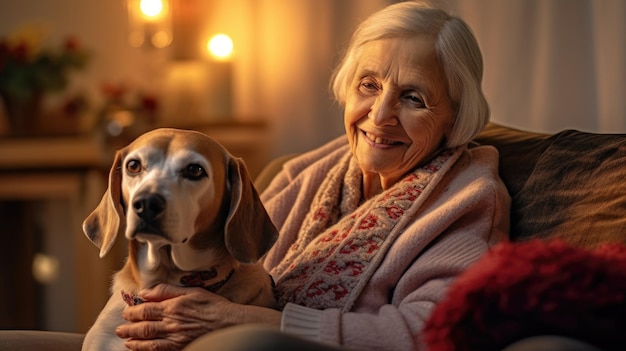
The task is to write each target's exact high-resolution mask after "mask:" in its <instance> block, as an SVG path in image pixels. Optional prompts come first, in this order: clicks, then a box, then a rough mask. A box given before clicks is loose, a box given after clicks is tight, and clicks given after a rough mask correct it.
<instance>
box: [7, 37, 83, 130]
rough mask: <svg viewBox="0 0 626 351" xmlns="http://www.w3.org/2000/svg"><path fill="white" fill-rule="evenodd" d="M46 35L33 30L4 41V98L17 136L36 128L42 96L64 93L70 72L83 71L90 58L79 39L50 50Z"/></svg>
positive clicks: (68, 39) (68, 41) (12, 127)
mask: <svg viewBox="0 0 626 351" xmlns="http://www.w3.org/2000/svg"><path fill="white" fill-rule="evenodd" d="M42 34H43V32H42V31H40V30H37V29H36V28H34V27H30V28H25V29H22V30H21V31H18V32H16V33H15V34H13V35H11V36H8V37H5V38H2V39H0V97H1V98H2V100H3V102H4V109H5V112H6V115H7V117H8V118H9V122H10V126H11V129H12V133H13V134H14V135H24V134H27V133H28V132H29V130H31V129H32V128H34V127H35V125H34V124H35V123H37V118H38V116H39V113H40V107H41V99H42V97H43V96H44V95H45V94H47V93H50V92H58V91H61V90H63V89H64V88H65V87H66V86H67V84H68V80H69V74H70V72H71V71H72V70H80V69H83V68H84V67H85V66H86V65H87V63H88V61H89V58H90V55H89V53H88V52H87V51H86V50H84V49H83V48H82V47H81V45H80V43H79V41H78V40H77V39H76V38H73V37H68V38H66V39H65V41H64V42H63V43H62V44H61V45H60V46H58V47H46V46H44V45H42V43H43V35H42Z"/></svg>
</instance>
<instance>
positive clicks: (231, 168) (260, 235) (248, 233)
mask: <svg viewBox="0 0 626 351" xmlns="http://www.w3.org/2000/svg"><path fill="white" fill-rule="evenodd" d="M229 158H230V160H229V161H228V170H227V172H228V177H227V179H228V182H229V183H230V187H231V192H230V196H231V199H230V211H229V213H228V217H227V218H226V228H225V230H224V236H225V241H226V248H227V249H228V251H229V252H230V253H231V255H233V257H235V259H236V260H237V261H239V262H244V263H254V262H256V261H258V260H259V259H260V258H261V257H262V256H263V255H264V254H265V253H266V252H267V251H268V250H269V249H270V248H271V247H272V245H273V244H274V241H276V238H277V237H278V231H277V230H276V227H275V226H274V224H273V223H272V220H271V219H270V217H269V215H268V214H267V212H266V211H265V207H263V203H262V202H261V199H259V194H258V193H257V191H256V189H255V188H254V186H253V184H252V180H251V178H250V175H249V174H248V170H247V169H246V166H245V164H244V162H243V160H240V159H237V158H234V157H229ZM226 196H228V195H226Z"/></svg>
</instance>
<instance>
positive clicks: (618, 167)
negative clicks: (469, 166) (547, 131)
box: [477, 126, 626, 247]
mask: <svg viewBox="0 0 626 351" xmlns="http://www.w3.org/2000/svg"><path fill="white" fill-rule="evenodd" d="M520 133H522V134H520ZM523 133H524V132H521V131H517V130H512V129H508V128H505V127H501V126H491V127H490V128H488V129H487V130H486V131H485V132H484V133H483V134H481V136H480V137H479V138H477V142H479V143H481V144H490V145H494V146H496V147H497V148H498V150H499V151H500V158H501V160H500V162H501V164H500V173H501V177H502V179H503V181H504V182H505V184H506V185H507V187H508V189H509V192H510V194H511V197H512V208H511V238H512V240H526V239H530V238H543V239H547V238H552V237H561V238H563V239H564V240H566V241H568V242H570V243H573V244H575V245H578V246H583V247H595V246H597V244H598V243H600V242H605V241H610V242H621V243H626V135H622V134H594V133H584V132H579V131H574V130H566V131H563V132H560V133H557V134H554V135H552V136H547V135H542V134H536V133H529V134H526V135H524V134H523Z"/></svg>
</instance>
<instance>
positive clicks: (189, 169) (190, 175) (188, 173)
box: [181, 163, 207, 180]
mask: <svg viewBox="0 0 626 351" xmlns="http://www.w3.org/2000/svg"><path fill="white" fill-rule="evenodd" d="M181 174H182V176H183V177H185V178H187V179H190V180H200V179H201V178H204V177H207V173H206V171H205V170H204V168H203V167H202V166H200V165H199V164H197V163H191V164H188V165H187V166H186V167H185V168H183V170H182V171H181Z"/></svg>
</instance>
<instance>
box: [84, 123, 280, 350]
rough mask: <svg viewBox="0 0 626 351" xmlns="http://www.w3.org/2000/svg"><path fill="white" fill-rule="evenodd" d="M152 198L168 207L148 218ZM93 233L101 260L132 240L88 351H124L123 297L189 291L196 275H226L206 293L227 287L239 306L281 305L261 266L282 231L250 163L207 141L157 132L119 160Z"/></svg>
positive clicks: (92, 218)
mask: <svg viewBox="0 0 626 351" xmlns="http://www.w3.org/2000/svg"><path fill="white" fill-rule="evenodd" d="M136 162H139V170H138V171H137V169H135V168H134V167H135V166H136V165H137V163H136ZM196 166H199V167H200V168H202V169H203V170H204V175H203V176H201V177H195V173H194V175H193V176H189V175H188V174H187V173H186V172H187V167H189V169H191V170H192V172H195V171H197V170H198V168H197V167H196ZM136 171H137V172H136ZM151 196H156V197H158V198H159V199H163V201H164V204H163V206H164V207H165V208H164V210H163V212H162V213H161V212H160V213H158V214H156V215H155V216H154V218H152V217H151V218H149V219H144V218H143V217H142V215H141V214H140V212H144V210H143V208H142V207H141V206H139V204H141V203H142V202H141V199H142V198H143V197H151ZM157 202H158V203H159V204H161V202H160V201H157ZM158 208H159V209H161V206H158ZM144 213H145V212H144ZM144 216H147V215H145V214H144ZM192 217H193V218H192ZM185 219H188V221H185ZM182 222H184V223H182ZM188 222H191V223H188ZM155 223H157V224H158V225H155ZM150 226H151V227H150ZM146 228H150V229H146ZM83 229H84V231H85V234H86V235H87V237H88V238H89V239H90V240H91V241H92V242H93V243H94V244H95V245H96V246H98V248H100V257H104V256H105V255H106V254H107V253H108V252H109V250H110V249H111V247H112V246H113V244H114V242H115V240H116V238H117V237H118V236H119V235H125V236H126V238H127V239H128V240H129V255H128V258H127V260H126V263H125V265H124V267H123V268H122V270H120V271H119V272H118V273H117V274H116V275H115V276H114V278H113V287H112V296H111V298H110V299H109V302H108V303H107V305H106V306H105V308H104V309H103V311H102V312H101V313H100V316H99V317H98V319H97V320H96V323H95V324H94V326H93V327H92V328H91V329H90V331H89V332H88V333H87V335H86V338H85V343H84V345H83V349H84V350H96V349H97V350H107V349H111V350H112V349H116V348H119V347H120V345H122V342H123V341H122V340H121V339H119V338H117V336H115V333H114V331H115V327H117V326H118V325H119V324H121V323H123V322H124V321H123V320H122V319H121V312H122V310H123V309H124V307H125V303H124V301H123V299H122V292H124V293H126V294H128V295H132V294H135V293H136V292H138V290H140V289H143V288H150V287H153V286H154V285H156V284H159V283H170V284H177V285H181V281H182V279H183V277H184V276H185V275H188V274H189V273H190V272H197V271H202V270H208V269H211V270H212V271H214V272H216V274H217V275H216V276H215V277H214V278H212V279H211V280H210V281H205V282H203V283H202V284H203V285H202V286H204V287H205V288H206V287H207V286H210V285H211V284H214V283H215V282H219V284H221V283H224V282H225V284H224V285H219V289H217V291H216V293H218V294H220V295H222V296H225V297H227V298H229V299H230V300H232V301H234V302H237V303H246V304H256V305H262V306H269V307H272V306H273V305H274V298H273V289H272V286H271V278H270V277H269V275H268V274H267V273H266V272H265V270H264V269H263V268H262V266H261V265H260V264H259V263H258V260H259V259H260V258H261V257H262V256H263V255H264V254H265V253H266V252H267V250H269V248H270V247H271V245H272V244H273V243H274V241H275V239H276V236H277V230H276V228H275V227H274V225H273V224H272V222H271V220H270V218H269V216H268V215H267V212H266V211H265V208H264V207H263V205H262V203H261V201H260V199H259V196H258V194H257V192H256V190H255V189H254V187H253V185H252V181H251V179H250V177H249V175H248V172H247V170H246V167H245V165H244V163H243V161H242V160H240V159H237V158H235V157H233V156H232V155H230V153H228V151H226V150H225V149H224V148H223V147H222V146H221V145H220V144H219V143H217V142H216V141H214V140H213V139H211V138H209V137H207V136H206V135H204V134H202V133H198V132H194V131H185V130H179V129H157V130H154V131H151V132H148V133H146V134H144V135H142V136H140V137H139V138H137V139H136V140H135V141H134V142H132V143H131V144H129V145H128V146H127V147H125V148H123V149H122V150H120V151H118V152H117V153H116V156H115V160H114V162H113V165H112V167H111V171H110V174H109V186H108V189H107V191H106V193H105V194H104V196H103V198H102V201H101V202H100V204H99V205H98V206H97V207H96V209H95V210H94V211H93V212H92V213H91V214H90V215H89V216H88V217H87V218H86V219H85V221H84V223H83ZM121 349H123V346H122V348H121Z"/></svg>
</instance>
